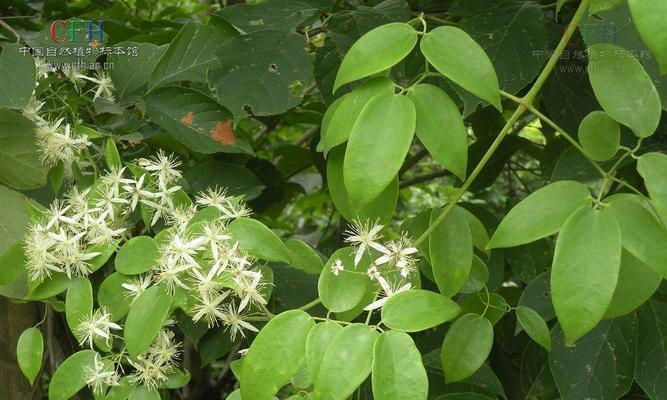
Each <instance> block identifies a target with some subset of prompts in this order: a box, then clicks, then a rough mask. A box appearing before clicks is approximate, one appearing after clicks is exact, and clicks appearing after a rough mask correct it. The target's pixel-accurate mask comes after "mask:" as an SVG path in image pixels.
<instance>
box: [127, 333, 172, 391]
mask: <svg viewBox="0 0 667 400" xmlns="http://www.w3.org/2000/svg"><path fill="white" fill-rule="evenodd" d="M173 339H174V333H173V332H171V331H168V330H164V329H163V330H162V331H160V333H159V334H158V336H157V337H156V338H155V340H154V341H153V344H151V346H150V347H149V348H147V349H146V350H144V351H143V352H142V353H141V354H139V355H138V356H137V357H136V359H132V358H128V359H127V361H128V362H129V363H130V364H131V365H132V366H133V367H134V368H135V371H134V372H133V373H132V374H131V375H130V376H129V381H130V382H132V383H141V384H143V385H144V386H146V388H148V389H149V390H156V389H157V388H158V386H159V385H160V383H162V382H164V381H166V380H167V379H168V375H169V374H170V373H171V372H172V370H173V368H174V366H175V365H176V361H177V360H178V359H179V357H180V352H179V343H177V342H175V341H174V340H173Z"/></svg>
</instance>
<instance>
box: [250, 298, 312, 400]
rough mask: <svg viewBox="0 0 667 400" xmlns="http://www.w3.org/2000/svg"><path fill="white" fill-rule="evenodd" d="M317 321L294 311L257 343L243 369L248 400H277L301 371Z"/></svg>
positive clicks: (269, 325)
mask: <svg viewBox="0 0 667 400" xmlns="http://www.w3.org/2000/svg"><path fill="white" fill-rule="evenodd" d="M314 326H315V321H313V319H312V318H310V315H308V314H307V313H306V312H304V311H299V310H290V311H286V312H284V313H282V314H279V315H277V316H276V317H274V318H272V319H271V320H270V321H269V322H268V323H267V324H266V326H265V327H264V328H262V330H261V331H260V332H259V334H258V335H257V337H256V338H255V340H253V342H252V344H251V345H250V348H249V349H248V353H246V355H245V356H243V364H242V366H241V376H240V378H239V381H240V382H241V395H242V397H243V398H244V399H257V400H264V399H268V400H271V399H273V395H274V394H276V393H277V392H278V390H279V389H280V388H281V387H283V386H284V385H285V384H286V383H287V382H289V380H290V378H291V377H292V376H293V375H294V374H296V372H297V371H298V370H299V368H301V366H302V364H303V362H304V360H305V358H306V339H307V338H308V333H309V332H310V330H311V329H312V328H313V327H314Z"/></svg>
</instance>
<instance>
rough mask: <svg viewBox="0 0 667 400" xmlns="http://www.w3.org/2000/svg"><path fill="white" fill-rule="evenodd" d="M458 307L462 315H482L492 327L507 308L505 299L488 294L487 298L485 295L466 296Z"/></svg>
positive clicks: (495, 294)
mask: <svg viewBox="0 0 667 400" xmlns="http://www.w3.org/2000/svg"><path fill="white" fill-rule="evenodd" d="M487 304H488V306H487ZM460 305H461V313H462V314H470V313H473V314H479V315H482V314H484V315H483V316H484V318H486V319H488V320H489V321H490V322H491V324H492V325H496V324H497V323H498V321H500V319H501V318H502V317H503V316H505V313H506V312H507V309H508V308H509V305H508V304H507V301H505V298H503V296H501V295H499V294H498V293H489V295H488V297H487V295H486V293H482V294H478V295H473V296H468V298H466V299H465V300H463V302H461V304H460Z"/></svg>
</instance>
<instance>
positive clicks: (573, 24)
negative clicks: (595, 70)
mask: <svg viewBox="0 0 667 400" xmlns="http://www.w3.org/2000/svg"><path fill="white" fill-rule="evenodd" d="M589 1H590V0H582V1H581V4H579V8H577V12H576V13H575V14H574V17H572V21H570V24H569V25H568V27H567V29H566V30H565V33H564V34H563V37H562V38H561V40H560V42H559V43H558V46H556V50H555V51H554V52H553V54H552V55H551V57H550V58H549V61H547V64H546V65H545V67H544V69H543V70H542V72H541V73H540V75H539V76H538V77H537V79H536V80H535V83H534V84H533V86H532V87H531V89H530V90H529V91H528V93H527V94H526V95H525V96H524V97H523V98H521V99H520V100H521V102H520V103H519V106H518V107H517V109H516V110H515V111H514V113H513V114H512V116H511V117H510V118H509V120H507V122H506V123H505V126H504V127H503V128H502V129H501V130H500V133H498V136H496V139H495V140H494V141H493V143H492V144H491V146H490V147H489V149H488V150H487V151H486V153H485V154H484V156H483V157H482V159H481V160H480V161H479V163H478V164H477V166H476V167H475V169H474V170H473V171H472V172H471V173H470V175H469V176H468V178H467V179H466V180H465V182H463V185H462V186H461V188H460V189H459V191H458V192H457V193H456V196H454V199H453V200H452V201H450V202H449V203H447V205H446V206H445V208H444V209H443V210H442V212H441V213H440V215H438V217H437V218H436V219H435V220H434V221H433V223H431V224H430V226H429V227H428V228H427V229H426V230H425V231H424V233H422V234H421V236H419V237H418V238H417V240H415V242H414V246H418V245H419V244H421V243H422V242H423V241H424V240H426V238H428V236H429V235H430V234H431V233H432V232H433V231H434V230H435V229H436V228H437V227H438V225H440V224H441V223H442V221H444V220H445V217H447V215H448V214H449V213H450V212H451V211H452V210H453V209H454V207H455V206H456V203H458V201H459V200H460V199H461V197H463V195H464V194H465V192H466V191H467V190H468V188H469V187H470V185H471V184H472V183H473V181H474V180H475V178H477V175H479V173H480V172H481V171H482V169H483V168H484V166H485V165H486V163H488V162H489V160H490V159H491V156H492V155H493V153H495V151H496V150H497V149H498V147H499V146H500V143H501V142H502V141H503V139H505V136H507V133H508V132H509V131H510V130H511V129H512V127H513V126H514V124H515V123H516V122H517V121H518V120H519V118H521V116H522V115H523V113H524V112H526V110H527V107H526V106H531V105H532V103H533V101H534V100H535V97H536V96H537V94H538V93H539V91H540V89H542V86H544V83H545V82H546V81H547V78H548V77H549V75H550V74H551V72H552V71H553V69H554V67H555V66H556V64H557V63H558V60H559V59H560V56H561V54H562V53H563V51H564V50H565V47H566V46H567V44H568V43H569V42H570V38H571V37H572V35H573V34H574V31H575V30H576V29H577V26H578V25H579V21H581V19H582V18H583V16H584V14H585V13H586V10H587V9H588V3H589Z"/></svg>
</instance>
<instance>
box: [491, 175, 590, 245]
mask: <svg viewBox="0 0 667 400" xmlns="http://www.w3.org/2000/svg"><path fill="white" fill-rule="evenodd" d="M591 203H592V198H591V195H590V193H589V191H588V189H587V188H586V186H584V185H583V184H581V183H579V182H574V181H558V182H554V183H552V184H550V185H547V186H545V187H543V188H541V189H539V190H536V191H535V192H533V193H531V194H530V195H529V196H528V197H526V198H525V199H523V200H522V201H521V202H520V203H519V204H517V205H516V206H514V208H512V209H511V210H510V212H509V213H508V214H507V216H506V217H505V218H503V220H502V222H501V223H500V225H499V226H498V229H496V232H495V233H494V234H493V236H492V237H491V240H490V241H489V244H488V245H487V247H488V248H491V249H492V248H497V247H514V246H518V245H520V244H525V243H530V242H534V241H535V240H538V239H541V238H543V237H546V236H550V235H553V234H554V233H556V232H558V231H559V230H560V229H561V226H563V223H565V220H566V219H567V218H568V217H569V216H570V215H572V213H574V212H575V211H576V210H577V209H578V208H579V207H583V206H586V205H590V204H591Z"/></svg>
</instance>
